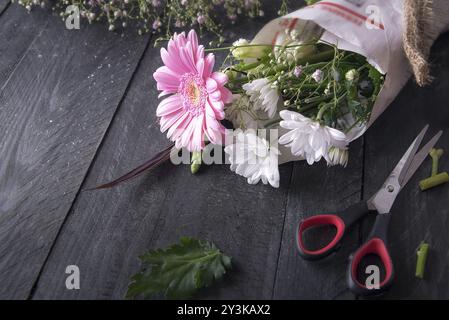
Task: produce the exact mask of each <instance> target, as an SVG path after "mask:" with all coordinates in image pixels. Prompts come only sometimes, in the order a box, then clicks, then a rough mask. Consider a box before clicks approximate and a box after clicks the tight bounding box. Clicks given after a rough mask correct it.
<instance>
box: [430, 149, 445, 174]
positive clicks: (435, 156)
mask: <svg viewBox="0 0 449 320" xmlns="http://www.w3.org/2000/svg"><path fill="white" fill-rule="evenodd" d="M443 152H444V151H443V149H435V148H433V149H432V150H430V153H429V155H430V157H431V158H432V176H436V175H437V174H438V162H439V160H440V158H441V156H442V155H443Z"/></svg>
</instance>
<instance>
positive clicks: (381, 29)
mask: <svg viewBox="0 0 449 320" xmlns="http://www.w3.org/2000/svg"><path fill="white" fill-rule="evenodd" d="M402 12H403V8H402V6H401V3H400V1H398V2H396V1H393V2H388V3H385V2H384V1H380V0H360V1H355V0H354V1H348V0H328V1H320V2H318V3H316V4H314V5H311V6H308V7H305V8H303V9H300V10H298V11H295V12H293V13H291V14H289V15H287V16H284V17H281V18H278V19H275V20H273V21H272V22H270V23H268V24H267V25H266V26H265V27H264V28H263V29H262V30H261V31H260V32H259V33H258V34H257V35H256V37H255V38H254V39H253V40H252V41H251V42H250V41H247V40H245V39H240V40H238V41H236V42H235V43H234V44H233V45H232V46H230V47H226V48H215V49H205V48H204V47H203V46H202V45H200V44H199V40H198V37H197V35H196V33H195V31H193V30H192V31H190V32H189V33H188V34H187V35H186V34H185V33H180V34H175V35H174V36H173V37H172V39H170V41H169V42H168V45H167V48H162V49H161V57H162V60H163V63H164V66H162V67H160V68H159V69H157V70H156V72H155V73H154V79H155V80H156V82H157V88H158V90H160V91H161V94H160V97H164V99H163V100H162V101H161V102H160V104H159V106H158V107H157V110H156V114H157V116H158V117H159V119H160V126H161V132H165V133H166V134H167V138H168V139H170V140H171V141H172V142H173V143H174V145H171V146H169V147H168V148H167V149H166V150H163V151H162V152H161V153H159V154H158V155H157V156H156V157H154V158H153V159H151V160H150V161H149V162H147V163H146V164H143V165H142V166H140V167H139V168H136V169H135V170H133V171H131V172H130V173H128V174H126V175H125V176H123V177H121V178H119V179H117V180H115V181H113V182H111V183H108V184H105V185H102V186H99V187H98V188H106V187H111V186H114V185H115V184H117V183H119V182H122V181H124V180H127V179H129V178H131V177H134V176H136V175H137V174H139V173H141V172H143V171H145V170H147V169H149V168H152V167H154V166H155V165H157V164H159V163H161V162H163V161H166V160H167V159H169V158H171V160H172V162H173V163H175V164H178V163H181V162H182V163H190V164H191V169H192V172H193V173H195V172H196V171H197V170H198V168H199V166H200V165H201V163H203V162H204V163H206V164H210V163H217V162H220V161H221V160H222V156H221V152H220V151H221V150H222V146H223V145H224V151H225V153H226V156H225V162H226V163H229V164H230V168H231V170H232V171H234V172H235V173H237V174H239V175H241V176H244V177H245V178H246V179H247V181H248V183H250V184H256V183H258V182H260V181H262V182H263V183H264V184H268V183H269V184H270V185H271V186H273V187H278V186H279V180H280V176H279V170H278V166H279V165H280V164H282V163H285V162H288V161H294V160H302V159H305V160H306V161H307V163H308V164H310V165H312V164H314V163H315V162H317V161H320V160H321V159H324V160H325V161H326V162H327V163H328V164H329V165H336V164H339V165H343V166H345V165H346V164H347V161H348V152H349V151H348V145H349V143H350V142H351V141H353V140H354V139H356V138H358V137H360V136H361V135H362V134H363V133H364V132H365V131H366V129H367V128H368V127H369V126H370V125H371V124H372V123H373V122H374V121H375V119H376V118H377V117H378V116H379V115H380V114H381V113H382V112H383V111H384V110H385V109H386V107H387V106H388V105H389V104H390V102H391V101H392V100H393V99H394V97H395V96H396V95H397V94H398V93H399V91H400V90H401V88H402V87H403V85H404V84H405V83H406V81H407V80H408V78H409V77H410V75H411V68H410V66H409V63H408V61H407V58H406V55H405V53H404V50H403V48H402V22H401V21H402V15H403V13H402ZM367 13H368V15H367ZM217 50H226V51H228V53H229V54H228V56H227V58H226V59H225V61H224V63H223V66H222V68H221V69H220V70H218V71H214V64H215V57H214V54H213V52H214V51H217ZM223 120H228V121H229V122H231V123H232V127H233V129H235V130H227V129H226V128H225V125H224V122H223ZM180 150H183V151H187V152H182V156H181V158H180V156H179V151H180ZM186 154H187V156H185V155H186ZM220 163H222V162H220Z"/></svg>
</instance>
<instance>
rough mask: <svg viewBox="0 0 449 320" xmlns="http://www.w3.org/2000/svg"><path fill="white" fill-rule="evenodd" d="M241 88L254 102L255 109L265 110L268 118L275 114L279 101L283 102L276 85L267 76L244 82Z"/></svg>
mask: <svg viewBox="0 0 449 320" xmlns="http://www.w3.org/2000/svg"><path fill="white" fill-rule="evenodd" d="M242 88H243V90H245V91H246V94H247V95H248V96H249V97H250V101H251V102H253V103H254V107H255V109H256V110H263V111H265V112H266V113H267V114H268V117H270V118H273V117H274V116H275V114H276V111H277V108H278V106H279V103H280V104H283V102H282V99H281V97H280V96H279V93H278V90H277V88H276V86H275V85H274V84H273V83H271V82H270V80H268V79H267V78H261V79H256V80H253V81H251V82H248V83H245V84H244V85H243V86H242Z"/></svg>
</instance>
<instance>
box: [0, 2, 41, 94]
mask: <svg viewBox="0 0 449 320" xmlns="http://www.w3.org/2000/svg"><path fill="white" fill-rule="evenodd" d="M3 4H6V2H5V1H4V2H3ZM3 9H5V10H4V12H3V13H1V12H2V2H0V43H1V45H0V89H1V88H2V87H3V86H4V85H5V82H6V81H7V80H8V78H9V77H10V75H11V73H12V72H13V70H14V68H15V67H16V66H17V64H18V63H19V61H20V60H21V59H22V58H23V56H24V55H25V53H26V51H27V50H28V48H29V47H30V45H31V43H32V42H33V40H34V39H35V38H36V36H37V35H38V34H39V33H40V32H41V30H43V29H44V27H45V26H46V25H47V21H48V19H47V17H48V15H49V12H48V11H47V10H36V11H35V12H33V14H28V13H27V11H26V10H25V9H24V8H23V7H22V6H19V5H17V4H13V5H9V6H8V8H6V6H4V7H3Z"/></svg>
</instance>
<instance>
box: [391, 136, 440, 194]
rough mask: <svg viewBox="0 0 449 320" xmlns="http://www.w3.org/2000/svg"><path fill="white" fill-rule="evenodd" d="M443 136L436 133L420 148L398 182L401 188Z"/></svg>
mask: <svg viewBox="0 0 449 320" xmlns="http://www.w3.org/2000/svg"><path fill="white" fill-rule="evenodd" d="M442 134H443V131H441V130H440V131H438V133H437V134H436V135H434V136H433V138H432V139H430V141H429V142H427V144H426V145H425V146H424V147H422V148H421V150H420V151H419V152H418V153H417V154H416V156H415V158H414V159H413V161H412V163H411V164H410V166H409V168H408V170H407V173H406V174H405V176H404V178H403V180H402V181H401V180H399V183H400V184H401V188H403V187H404V186H405V185H406V184H407V182H409V180H410V179H411V177H413V175H414V174H415V172H416V170H418V168H419V167H420V166H421V164H422V163H423V161H424V160H425V159H426V158H427V156H428V155H429V152H430V150H432V148H433V147H434V146H435V145H436V143H437V141H438V140H439V139H440V138H441V135H442Z"/></svg>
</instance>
